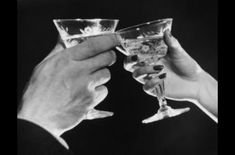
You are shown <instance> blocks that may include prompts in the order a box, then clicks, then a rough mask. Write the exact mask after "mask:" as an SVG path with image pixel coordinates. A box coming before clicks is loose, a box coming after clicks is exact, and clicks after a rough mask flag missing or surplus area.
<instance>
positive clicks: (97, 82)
mask: <svg viewBox="0 0 235 155" xmlns="http://www.w3.org/2000/svg"><path fill="white" fill-rule="evenodd" d="M110 78H111V74H110V71H109V70H108V69H107V68H105V69H101V70H98V71H96V72H94V73H92V74H91V81H90V83H89V87H90V88H91V89H92V90H94V89H95V88H96V87H97V86H101V85H103V84H105V83H107V82H108V81H109V80H110Z"/></svg>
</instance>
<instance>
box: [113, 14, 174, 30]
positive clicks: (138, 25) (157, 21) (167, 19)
mask: <svg viewBox="0 0 235 155" xmlns="http://www.w3.org/2000/svg"><path fill="white" fill-rule="evenodd" d="M165 21H171V22H172V21H173V18H163V19H157V20H153V21H150V22H145V23H141V24H137V25H133V26H130V27H126V28H123V29H120V30H118V31H116V32H117V33H126V32H129V31H133V30H134V28H138V27H143V26H145V25H151V24H154V23H159V24H160V23H163V22H165Z"/></svg>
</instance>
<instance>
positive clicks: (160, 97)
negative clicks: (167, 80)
mask: <svg viewBox="0 0 235 155" xmlns="http://www.w3.org/2000/svg"><path fill="white" fill-rule="evenodd" d="M155 89H156V91H157V92H158V93H159V94H158V102H159V106H160V108H166V106H167V102H166V98H165V85H164V80H162V81H161V82H160V83H159V85H158V86H157V87H156V88H155Z"/></svg>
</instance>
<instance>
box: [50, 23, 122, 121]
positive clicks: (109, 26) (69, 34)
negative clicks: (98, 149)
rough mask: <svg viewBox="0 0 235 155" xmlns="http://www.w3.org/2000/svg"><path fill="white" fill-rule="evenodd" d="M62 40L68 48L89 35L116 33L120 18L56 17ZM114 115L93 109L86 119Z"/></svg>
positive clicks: (56, 24)
mask: <svg viewBox="0 0 235 155" xmlns="http://www.w3.org/2000/svg"><path fill="white" fill-rule="evenodd" d="M53 22H54V24H55V26H56V28H57V30H58V32H59V34H60V37H61V40H62V42H63V43H64V45H65V47H66V48H70V47H73V46H75V45H77V44H80V43H82V42H83V41H85V40H86V39H87V38H89V37H94V36H98V35H104V34H107V33H114V32H115V29H116V27H117V24H118V22H119V20H118V19H54V20H53ZM107 115H112V112H108V111H101V110H96V109H91V110H90V111H89V112H88V113H87V115H86V119H88V120H89V119H95V118H102V117H107Z"/></svg>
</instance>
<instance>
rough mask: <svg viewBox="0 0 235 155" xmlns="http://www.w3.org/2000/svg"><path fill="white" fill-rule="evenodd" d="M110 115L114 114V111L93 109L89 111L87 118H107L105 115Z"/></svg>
mask: <svg viewBox="0 0 235 155" xmlns="http://www.w3.org/2000/svg"><path fill="white" fill-rule="evenodd" d="M110 116H113V112H109V111H102V110H96V109H91V110H90V111H89V112H88V113H87V115H86V119H87V120H93V119H99V118H105V117H110Z"/></svg>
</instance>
